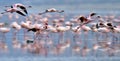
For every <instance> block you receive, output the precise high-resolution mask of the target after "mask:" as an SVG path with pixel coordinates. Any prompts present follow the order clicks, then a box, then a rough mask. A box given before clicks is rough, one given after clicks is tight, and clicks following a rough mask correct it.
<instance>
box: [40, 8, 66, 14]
mask: <svg viewBox="0 0 120 61" xmlns="http://www.w3.org/2000/svg"><path fill="white" fill-rule="evenodd" d="M48 12H58V13H62V12H64V10H57V9H55V8H49V9H46V10H45V12H42V13H39V15H41V14H45V13H48Z"/></svg>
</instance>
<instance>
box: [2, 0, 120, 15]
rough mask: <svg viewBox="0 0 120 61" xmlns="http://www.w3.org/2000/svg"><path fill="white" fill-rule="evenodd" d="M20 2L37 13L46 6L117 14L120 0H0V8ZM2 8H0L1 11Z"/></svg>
mask: <svg viewBox="0 0 120 61" xmlns="http://www.w3.org/2000/svg"><path fill="white" fill-rule="evenodd" d="M14 3H22V4H25V5H31V6H32V7H33V8H32V9H30V11H29V12H34V13H38V12H41V11H43V10H45V9H48V8H56V9H63V10H65V12H66V13H74V14H75V13H76V14H80V13H84V14H85V13H89V12H91V11H92V12H97V13H100V14H107V13H114V14H119V9H120V7H119V6H120V0H34V1H33V0H0V8H3V6H5V5H11V4H14ZM1 10H2V9H0V11H1Z"/></svg>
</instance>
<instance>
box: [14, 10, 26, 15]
mask: <svg viewBox="0 0 120 61" xmlns="http://www.w3.org/2000/svg"><path fill="white" fill-rule="evenodd" d="M16 13H18V14H20V15H22V16H26V15H25V14H23V13H22V12H20V11H16Z"/></svg>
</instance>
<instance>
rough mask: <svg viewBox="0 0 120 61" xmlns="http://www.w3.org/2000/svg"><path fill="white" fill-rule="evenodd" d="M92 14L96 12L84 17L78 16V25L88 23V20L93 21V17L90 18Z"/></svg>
mask: <svg viewBox="0 0 120 61" xmlns="http://www.w3.org/2000/svg"><path fill="white" fill-rule="evenodd" d="M94 15H96V13H91V14H90V15H89V16H88V17H87V18H86V17H84V16H80V17H79V18H78V21H80V22H81V24H80V25H84V24H88V23H90V22H93V21H95V19H92V17H93V16H94Z"/></svg>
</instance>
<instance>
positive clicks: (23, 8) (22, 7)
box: [20, 6, 28, 14]
mask: <svg viewBox="0 0 120 61" xmlns="http://www.w3.org/2000/svg"><path fill="white" fill-rule="evenodd" d="M20 8H21V9H22V10H23V11H24V12H25V13H26V14H28V12H27V9H26V8H25V7H24V6H20Z"/></svg>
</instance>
